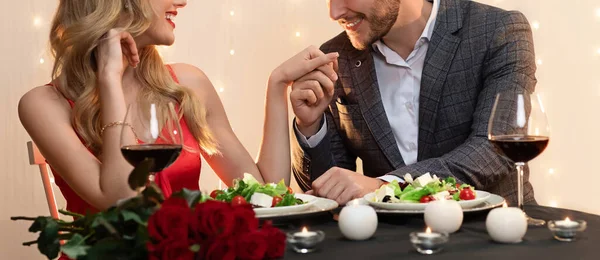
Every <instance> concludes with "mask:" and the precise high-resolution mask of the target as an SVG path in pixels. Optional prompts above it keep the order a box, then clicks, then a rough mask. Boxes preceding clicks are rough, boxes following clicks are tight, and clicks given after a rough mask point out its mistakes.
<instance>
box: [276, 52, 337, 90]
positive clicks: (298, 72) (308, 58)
mask: <svg viewBox="0 0 600 260" xmlns="http://www.w3.org/2000/svg"><path fill="white" fill-rule="evenodd" d="M338 56H339V54H338V53H337V52H334V53H328V54H325V53H323V52H322V51H321V50H319V49H318V48H317V47H315V46H309V47H308V48H306V49H304V50H303V51H301V52H300V53H298V54H296V56H294V57H292V58H290V59H289V60H287V61H285V62H284V63H282V64H281V65H279V67H277V68H276V69H275V70H274V71H273V73H272V74H271V77H270V81H272V82H274V83H277V84H281V85H284V86H286V87H287V86H289V85H291V84H292V83H293V82H294V81H296V80H297V79H299V78H300V77H303V76H305V75H306V74H308V73H311V72H312V71H315V70H318V71H321V72H322V73H323V74H324V75H327V76H326V77H328V78H330V79H331V80H333V81H335V80H337V73H336V72H335V70H334V67H335V68H336V69H337V58H338Z"/></svg>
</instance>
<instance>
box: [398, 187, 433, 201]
mask: <svg viewBox="0 0 600 260" xmlns="http://www.w3.org/2000/svg"><path fill="white" fill-rule="evenodd" d="M429 194H431V191H430V190H429V189H427V188H423V189H414V190H411V191H408V192H406V191H405V192H404V193H402V195H401V196H400V200H402V201H407V202H419V200H420V199H421V197H423V196H425V195H429Z"/></svg>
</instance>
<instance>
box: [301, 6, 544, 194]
mask: <svg viewBox="0 0 600 260" xmlns="http://www.w3.org/2000/svg"><path fill="white" fill-rule="evenodd" d="M430 1H431V0H430ZM440 1H441V3H440V9H439V13H438V17H437V22H436V24H435V27H434V31H433V36H432V37H431V41H430V43H429V50H428V52H427V56H426V58H425V66H424V68H423V75H422V80H421V93H420V104H419V144H418V146H419V148H418V158H417V163H415V164H411V165H406V164H405V163H404V161H403V159H402V155H401V154H400V151H399V150H398V147H397V144H396V141H395V139H394V135H393V133H392V129H391V127H390V124H389V122H388V119H387V116H386V114H385V111H384V107H383V104H382V102H381V96H380V92H379V88H378V85H377V74H376V72H375V66H374V62H373V56H372V55H373V54H374V53H373V50H372V49H371V48H367V49H366V50H364V51H360V50H357V49H355V48H354V47H352V44H351V43H350V41H349V39H348V37H347V35H346V34H345V33H341V34H340V35H338V36H336V37H335V38H333V39H331V40H330V41H328V42H326V43H325V44H323V46H322V47H321V49H322V50H323V51H324V52H325V53H328V52H334V51H337V52H339V53H340V57H339V78H340V79H339V80H338V81H337V83H336V85H335V96H334V100H333V101H332V102H331V104H330V106H329V109H328V110H327V111H326V113H325V115H326V116H325V118H326V120H327V125H328V130H327V131H328V132H327V135H326V137H325V139H323V141H321V142H320V143H319V145H318V146H317V147H314V148H309V147H305V146H304V145H302V144H301V143H300V142H299V141H298V140H297V138H294V139H296V140H294V141H293V143H294V144H295V145H293V146H294V153H293V154H294V155H293V160H292V161H293V166H292V168H293V172H294V176H295V178H296V180H297V181H298V183H299V184H300V187H301V188H302V189H303V190H308V189H310V187H311V183H312V181H314V180H315V179H316V178H318V177H319V176H321V175H322V174H323V173H324V172H325V171H327V170H328V169H329V168H331V167H333V166H338V167H342V168H346V169H349V170H353V171H356V158H357V157H360V158H361V159H362V161H363V172H364V173H365V175H367V176H371V177H378V176H382V175H385V174H394V175H397V176H400V177H402V176H403V175H404V174H405V173H411V174H412V175H413V176H415V175H416V176H418V175H421V174H424V173H426V172H431V173H432V174H436V175H437V176H442V177H446V176H454V177H455V178H457V179H458V180H459V181H461V182H465V183H468V184H471V185H473V186H475V187H476V189H481V190H486V191H489V192H492V193H495V194H499V195H501V196H503V197H505V198H506V199H507V200H508V202H509V203H510V204H512V205H516V200H517V178H516V177H517V174H516V169H515V168H514V166H513V164H512V163H511V162H509V161H508V160H506V159H505V158H503V157H501V156H499V155H498V154H497V153H496V152H495V150H494V148H493V146H492V145H491V144H490V143H489V141H488V140H487V127H488V120H489V116H490V114H491V110H492V106H493V103H494V99H495V95H496V94H497V93H499V92H502V91H529V92H533V91H534V88H535V84H536V78H535V70H536V66H535V56H534V48H533V39H532V34H531V29H530V26H529V23H528V21H527V19H526V18H525V16H524V15H523V14H521V13H519V12H515V11H511V12H509V11H504V10H501V9H498V8H495V7H491V6H487V5H484V4H480V3H477V2H472V1H468V0H440ZM499 109H513V108H511V107H500V108H499ZM524 183H525V188H524V192H525V193H524V194H525V198H524V201H525V203H535V199H534V194H533V187H532V186H531V183H530V182H529V170H528V169H527V170H526V172H525V182H524Z"/></svg>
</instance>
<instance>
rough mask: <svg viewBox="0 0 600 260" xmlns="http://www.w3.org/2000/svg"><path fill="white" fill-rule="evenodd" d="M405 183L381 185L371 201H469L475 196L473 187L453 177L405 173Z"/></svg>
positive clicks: (395, 182) (393, 182) (396, 182)
mask: <svg viewBox="0 0 600 260" xmlns="http://www.w3.org/2000/svg"><path fill="white" fill-rule="evenodd" d="M404 181H405V183H403V184H400V183H398V181H396V180H394V181H392V182H390V183H387V184H385V185H383V186H381V187H380V188H379V189H377V190H376V191H375V194H374V196H371V198H370V200H371V202H383V203H428V202H430V201H435V200H456V201H469V200H475V199H476V198H477V193H476V192H475V189H474V187H472V186H471V185H468V184H458V183H457V182H456V179H454V178H453V177H447V178H446V179H440V178H438V177H437V176H435V175H433V176H431V174H429V173H426V174H423V175H421V176H419V177H418V178H416V179H414V180H413V178H412V176H411V175H410V174H409V173H407V174H406V175H404Z"/></svg>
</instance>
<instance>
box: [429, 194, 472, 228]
mask: <svg viewBox="0 0 600 260" xmlns="http://www.w3.org/2000/svg"><path fill="white" fill-rule="evenodd" d="M424 216H425V224H426V225H427V226H429V227H431V229H432V230H433V231H436V232H445V233H454V232H456V231H458V229H460V226H461V225H462V221H463V211H462V208H461V207H460V205H459V204H458V202H456V201H454V200H436V201H432V202H429V203H428V205H427V207H425V213H424Z"/></svg>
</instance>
